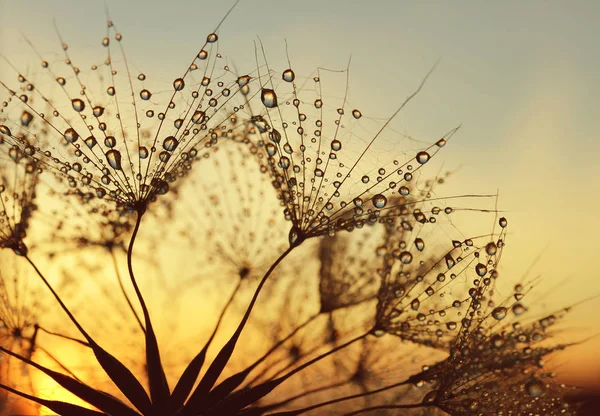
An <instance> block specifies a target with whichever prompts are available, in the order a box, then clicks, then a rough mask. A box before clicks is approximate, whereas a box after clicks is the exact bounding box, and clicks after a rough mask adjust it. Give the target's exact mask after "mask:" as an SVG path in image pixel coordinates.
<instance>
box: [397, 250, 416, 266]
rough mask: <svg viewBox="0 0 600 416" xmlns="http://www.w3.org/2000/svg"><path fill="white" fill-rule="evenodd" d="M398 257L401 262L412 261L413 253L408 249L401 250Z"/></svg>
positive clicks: (408, 262) (407, 262)
mask: <svg viewBox="0 0 600 416" xmlns="http://www.w3.org/2000/svg"><path fill="white" fill-rule="evenodd" d="M399 258H400V261H401V262H402V264H410V263H411V262H412V259H413V255H412V254H411V253H410V251H403V252H402V253H400V257H399Z"/></svg>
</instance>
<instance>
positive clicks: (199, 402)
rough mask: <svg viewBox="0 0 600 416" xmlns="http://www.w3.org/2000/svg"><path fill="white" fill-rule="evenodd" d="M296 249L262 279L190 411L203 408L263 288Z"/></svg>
mask: <svg viewBox="0 0 600 416" xmlns="http://www.w3.org/2000/svg"><path fill="white" fill-rule="evenodd" d="M295 247H297V245H291V246H290V247H288V248H287V249H286V250H285V251H284V252H283V253H282V254H281V255H280V256H279V257H278V258H277V260H275V262H274V263H273V264H272V265H271V267H269V269H268V270H267V272H266V273H265V275H264V276H263V278H262V279H261V281H260V283H259V284H258V287H257V288H256V290H255V291H254V295H253V296H252V300H251V301H250V304H249V305H248V308H247V309H246V312H245V314H244V316H243V317H242V320H241V321H240V323H239V325H238V327H237V329H236V330H235V332H234V333H233V335H232V336H231V338H230V339H229V341H227V343H226V344H225V345H224V346H223V347H222V348H221V350H220V351H219V353H218V354H217V356H216V358H215V359H214V360H213V362H212V363H211V365H210V367H209V368H208V370H207V371H206V374H204V377H203V378H202V380H201V381H200V384H198V387H196V390H195V391H194V393H193V394H192V397H191V398H190V400H189V401H188V407H189V408H190V409H196V407H199V408H200V407H201V406H202V403H203V402H204V401H205V400H206V396H205V395H206V394H207V393H208V392H209V391H210V389H211V388H212V387H213V386H214V384H215V382H216V381H217V379H218V378H219V376H220V375H221V373H222V372H223V369H224V368H225V366H226V365H227V363H228V362H229V359H230V358H231V355H232V354H233V351H234V350H235V346H236V344H237V341H238V339H239V337H240V335H241V333H242V331H243V330H244V327H245V326H246V323H247V322H248V319H249V318H250V314H251V313H252V309H253V308H254V304H255V303H256V300H257V299H258V295H259V294H260V291H261V289H262V287H263V286H264V284H265V283H266V281H267V279H268V278H269V276H271V273H273V270H275V268H276V267H277V266H278V265H279V263H281V261H282V260H283V259H285V258H286V256H287V255H288V254H290V253H291V251H292V250H293V249H294V248H295ZM243 374H244V376H245V374H246V373H245V372H243ZM240 383H241V381H240Z"/></svg>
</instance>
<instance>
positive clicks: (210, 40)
mask: <svg viewBox="0 0 600 416" xmlns="http://www.w3.org/2000/svg"><path fill="white" fill-rule="evenodd" d="M218 39H219V37H218V36H217V34H216V33H211V34H210V35H208V36H207V37H206V41H207V42H208V43H215V42H216V41H217V40H218Z"/></svg>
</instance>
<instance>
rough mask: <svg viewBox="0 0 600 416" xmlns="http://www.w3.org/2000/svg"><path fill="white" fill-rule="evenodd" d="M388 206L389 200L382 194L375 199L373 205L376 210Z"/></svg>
mask: <svg viewBox="0 0 600 416" xmlns="http://www.w3.org/2000/svg"><path fill="white" fill-rule="evenodd" d="M386 204H387V198H386V197H385V196H384V195H382V194H377V195H375V196H374V197H373V205H374V206H375V208H384V207H385V205H386Z"/></svg>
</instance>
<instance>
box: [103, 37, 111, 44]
mask: <svg viewBox="0 0 600 416" xmlns="http://www.w3.org/2000/svg"><path fill="white" fill-rule="evenodd" d="M109 43H110V41H109V40H108V38H104V39H102V46H108V45H109Z"/></svg>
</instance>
